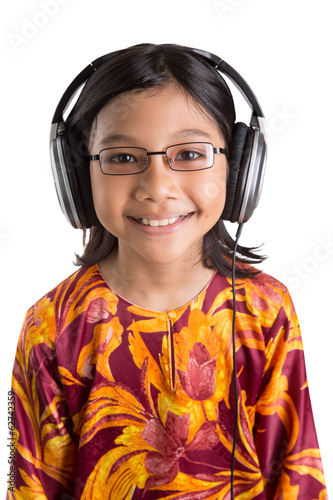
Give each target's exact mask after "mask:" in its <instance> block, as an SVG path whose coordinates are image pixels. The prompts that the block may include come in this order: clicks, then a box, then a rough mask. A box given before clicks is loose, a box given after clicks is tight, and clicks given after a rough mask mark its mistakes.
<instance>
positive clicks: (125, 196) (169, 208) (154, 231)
mask: <svg viewBox="0 0 333 500" xmlns="http://www.w3.org/2000/svg"><path fill="white" fill-rule="evenodd" d="M90 142H91V147H90V153H91V154H99V152H100V150H102V149H104V148H109V147H117V146H122V147H124V146H128V147H141V148H145V149H147V150H148V151H149V152H152V151H164V150H165V148H167V147H168V146H171V145H175V144H181V143H187V142H210V143H212V144H213V146H214V147H220V148H224V146H225V143H224V139H223V137H222V136H221V133H220V130H219V128H218V127H217V125H216V123H215V122H214V121H213V119H212V118H210V117H208V116H206V115H205V114H204V112H203V111H201V110H200V109H199V107H198V106H197V105H196V104H195V103H194V102H193V101H192V100H191V99H190V98H188V97H187V96H186V95H185V94H184V93H183V92H182V91H181V90H179V89H178V88H177V87H176V86H174V85H169V86H167V87H165V88H163V89H158V91H156V89H155V91H154V90H148V91H142V92H137V93H133V92H132V93H124V94H121V95H120V96H117V97H116V98H114V99H112V100H111V101H110V102H109V103H108V104H107V105H106V106H105V107H104V108H103V109H102V110H101V111H100V113H99V114H98V116H97V119H96V121H95V123H94V125H93V128H92V133H91V141H90ZM214 156H215V158H214V165H213V167H212V168H210V169H208V170H198V171H189V172H179V171H178V172H177V171H174V170H171V169H170V167H169V166H168V164H167V161H166V158H165V155H152V156H149V160H150V163H149V165H148V168H147V169H146V170H145V171H144V172H142V173H139V174H136V175H127V176H109V175H104V174H103V173H102V172H101V170H100V167H99V162H98V161H91V164H90V175H91V184H92V193H93V200H94V206H95V210H96V213H97V216H98V218H99V220H100V222H101V224H102V225H103V226H104V227H105V228H106V229H107V230H108V231H109V232H110V233H112V234H113V235H114V236H116V237H117V238H118V240H119V255H121V256H122V257H123V258H125V259H131V260H130V261H128V262H131V263H132V264H133V263H134V262H137V263H138V264H139V263H141V264H142V262H143V261H145V262H149V263H155V264H161V265H164V264H169V263H175V262H179V263H180V264H181V265H186V266H187V268H188V267H189V266H191V264H193V263H194V262H195V263H198V261H199V262H200V261H201V252H202V242H203V237H204V235H205V234H206V233H207V232H208V231H209V230H210V229H211V228H212V227H213V226H214V224H215V223H216V222H217V220H218V219H219V217H220V215H221V213H222V211H223V207H224V203H225V192H226V177H227V160H226V157H225V155H224V154H215V155H214ZM148 221H149V222H148ZM133 259H134V260H133Z"/></svg>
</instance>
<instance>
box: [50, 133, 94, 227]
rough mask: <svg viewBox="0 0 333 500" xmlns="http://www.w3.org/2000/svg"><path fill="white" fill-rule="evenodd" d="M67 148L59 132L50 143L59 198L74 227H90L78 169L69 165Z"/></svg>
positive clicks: (52, 165)
mask: <svg viewBox="0 0 333 500" xmlns="http://www.w3.org/2000/svg"><path fill="white" fill-rule="evenodd" d="M66 149H67V148H66V146H65V140H64V136H63V134H62V133H59V134H57V135H56V137H55V138H53V139H52V140H51V143H50V156H51V167H52V173H53V178H54V183H55V187H56V192H57V196H58V200H59V203H60V206H61V209H62V211H63V213H64V215H65V216H66V218H67V220H68V221H69V222H70V224H71V225H72V226H73V227H74V228H76V229H83V228H88V227H91V225H92V224H91V223H90V222H89V221H88V218H87V215H86V210H85V207H84V204H83V201H82V199H83V197H82V194H81V189H80V181H79V179H78V178H77V175H76V171H77V169H76V168H73V167H72V166H71V165H68V152H67V151H66ZM96 218H97V217H96Z"/></svg>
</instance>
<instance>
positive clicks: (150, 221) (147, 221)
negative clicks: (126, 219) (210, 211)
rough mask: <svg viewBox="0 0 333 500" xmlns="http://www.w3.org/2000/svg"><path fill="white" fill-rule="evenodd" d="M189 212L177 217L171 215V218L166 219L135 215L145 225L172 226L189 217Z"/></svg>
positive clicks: (135, 218)
mask: <svg viewBox="0 0 333 500" xmlns="http://www.w3.org/2000/svg"><path fill="white" fill-rule="evenodd" d="M188 215H189V214H183V215H179V216H177V217H170V218H168V219H167V218H165V219H145V218H141V217H133V219H134V220H136V221H137V222H139V223H140V224H142V225H143V226H151V227H165V226H172V225H173V224H175V223H176V222H179V221H181V220H183V219H185V218H186V217H188Z"/></svg>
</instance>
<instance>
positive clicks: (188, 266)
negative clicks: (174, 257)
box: [99, 250, 213, 311]
mask: <svg viewBox="0 0 333 500" xmlns="http://www.w3.org/2000/svg"><path fill="white" fill-rule="evenodd" d="M99 266H100V270H101V272H102V274H103V277H104V279H105V280H106V282H107V283H108V284H109V285H110V287H111V288H112V289H113V290H114V291H115V292H116V293H118V294H119V295H121V296H122V297H124V298H125V299H126V300H128V301H129V302H132V303H133V304H136V305H137V306H140V307H143V308H145V309H151V310H154V311H170V310H173V309H178V308H179V307H181V306H183V305H185V304H187V303H188V302H190V301H191V300H192V299H193V298H194V297H196V296H197V295H198V294H199V293H200V292H201V290H202V289H203V288H204V287H205V286H206V285H207V283H208V282H209V280H210V279H211V277H212V275H213V270H212V269H208V268H207V267H205V266H204V264H203V263H202V261H201V259H200V258H198V259H196V260H195V261H192V262H187V263H184V262H178V261H176V262H170V263H163V264H160V263H154V262H147V261H145V259H143V258H141V259H140V258H137V259H135V260H134V259H130V258H127V257H126V254H125V253H123V252H121V251H119V250H118V251H117V252H116V253H113V254H112V255H111V256H109V257H108V258H107V259H105V260H103V261H102V262H100V264H99Z"/></svg>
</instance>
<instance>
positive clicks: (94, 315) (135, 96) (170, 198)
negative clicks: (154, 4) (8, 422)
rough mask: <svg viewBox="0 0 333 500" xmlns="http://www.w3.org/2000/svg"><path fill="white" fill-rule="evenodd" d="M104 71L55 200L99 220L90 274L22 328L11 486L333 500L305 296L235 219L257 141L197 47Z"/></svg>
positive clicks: (64, 155)
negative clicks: (292, 292) (238, 240)
mask: <svg viewBox="0 0 333 500" xmlns="http://www.w3.org/2000/svg"><path fill="white" fill-rule="evenodd" d="M95 63H96V64H93V65H92V67H91V68H90V69H89V67H88V69H87V68H86V70H84V72H82V73H83V75H82V74H80V75H79V80H80V81H76V82H74V83H73V84H72V86H71V87H70V92H69V93H70V94H72V93H73V92H74V90H75V89H76V87H77V86H78V83H82V81H83V80H85V79H87V78H88V80H87V82H86V84H85V86H84V88H83V91H82V92H81V94H80V97H79V99H78V101H77V102H76V104H75V106H74V108H73V110H72V111H71V113H70V115H69V116H68V118H67V120H66V122H65V123H60V124H59V119H58V118H57V117H58V116H59V113H60V114H61V115H62V113H63V110H64V109H65V107H66V106H67V101H68V95H67V94H66V95H65V96H64V98H63V99H62V101H61V102H60V103H59V106H58V109H57V111H56V114H55V117H56V120H54V121H55V125H54V126H53V131H52V137H53V141H52V162H53V166H54V174H55V181H56V185H57V188H58V193H59V199H60V202H61V204H62V208H63V211H64V212H65V213H66V214H67V217H68V218H69V220H70V221H71V222H72V224H73V225H74V226H76V227H82V228H89V227H90V228H91V230H90V235H89V241H88V243H87V244H86V246H85V248H84V253H83V255H82V256H81V257H78V258H77V262H78V264H80V266H82V267H81V268H80V269H79V270H78V271H77V272H76V273H75V274H74V275H72V276H70V277H69V278H68V279H66V280H65V281H63V282H62V283H61V284H60V285H59V286H57V287H56V288H55V289H54V290H52V291H51V292H49V293H48V294H46V295H45V296H44V297H43V298H42V299H41V300H40V301H39V302H37V303H36V304H35V305H34V306H33V307H32V308H31V309H30V310H29V311H28V313H27V317H26V321H25V323H24V326H23V329H22V333H21V337H20V340H19V344H18V350H17V356H16V361H15V365H14V373H13V391H14V392H15V394H16V400H15V422H16V434H15V439H14V441H15V444H16V459H15V471H14V472H15V474H14V475H15V486H12V487H11V488H9V492H8V497H9V498H13V499H21V498H38V499H43V498H45V499H69V498H75V499H81V500H83V499H98V498H100V499H114V500H125V499H126V500H130V499H142V500H155V499H161V498H164V499H189V500H190V499H191V500H202V499H207V500H208V499H209V500H215V499H219V500H222V499H229V498H239V499H241V498H248V499H250V498H256V499H265V498H268V499H279V498H285V499H294V498H295V499H297V498H300V499H301V498H302V499H309V500H310V499H314V498H316V499H325V498H326V490H325V481H324V476H323V471H322V465H321V459H320V453H319V449H318V443H317V438H316V433H315V428H314V422H313V418H312V412H311V405H310V400H309V393H308V388H307V381H306V373H305V367H304V359H303V350H302V342H301V337H300V332H299V327H298V322H297V317H296V314H295V311H294V308H293V304H292V302H291V299H290V297H289V294H288V292H287V290H286V288H285V287H284V286H283V285H282V284H281V283H279V282H278V281H276V280H275V279H273V278H271V277H270V276H267V275H265V274H264V273H262V272H259V271H257V270H256V269H255V268H254V267H253V266H252V265H253V264H255V263H258V262H260V261H262V260H263V259H262V258H261V257H260V256H258V255H256V254H255V253H254V252H253V250H251V249H246V248H244V247H239V248H238V253H237V254H236V249H235V248H234V242H233V240H232V239H231V238H230V236H229V235H228V233H227V232H226V230H225V227H224V224H223V221H222V218H224V219H229V220H238V221H240V222H244V221H246V220H247V218H248V217H249V215H250V214H249V213H248V212H247V210H245V209H244V207H243V205H242V202H241V203H240V202H239V193H238V191H239V190H240V189H241V187H240V182H241V179H242V177H243V178H245V179H246V178H247V175H245V174H244V171H245V173H246V174H247V173H248V172H250V170H249V169H250V168H252V167H251V165H252V163H251V162H252V160H251V161H250V160H249V158H250V156H249V154H248V149H251V151H252V149H253V148H255V149H256V152H257V153H258V154H259V163H258V164H257V165H254V166H255V167H258V172H257V177H258V179H257V184H256V186H257V187H256V189H255V191H256V193H255V196H254V198H255V199H254V202H253V203H252V205H255V203H256V201H257V197H258V196H257V195H258V191H260V175H261V173H260V172H261V169H262V166H263V165H262V164H263V158H264V144H263V139H262V135H261V133H258V128H256V127H253V128H251V129H248V127H246V126H245V125H243V124H236V125H235V112H234V106H233V101H232V97H231V94H230V91H229V89H228V87H227V86H226V84H225V82H224V80H223V79H222V77H221V75H220V73H219V72H218V71H217V70H216V68H214V67H213V66H212V64H210V63H209V62H208V61H207V57H205V54H204V53H200V51H194V50H191V49H187V48H184V47H179V46H175V45H171V46H170V45H161V46H156V45H149V44H146V45H141V46H136V47H132V48H130V49H127V50H125V51H120V53H117V54H113V55H112V56H111V57H110V56H108V57H106V58H101V59H100V60H97V61H95ZM91 73H93V74H92V75H91ZM231 73H232V72H231ZM234 76H235V75H234ZM241 83H242V85H243V86H244V88H245V91H246V92H247V93H248V94H247V97H248V98H249V100H250V101H252V104H253V107H254V111H256V112H254V115H253V120H252V121H253V122H259V130H260V116H262V114H260V111H261V110H260V107H259V105H258V104H257V103H256V101H255V98H254V97H253V95H252V94H251V91H250V90H249V89H248V87H247V86H246V84H245V82H243V81H242V82H241ZM244 88H243V90H244ZM64 101H66V103H65V105H64ZM255 108H258V109H255ZM54 128H56V129H57V130H56V133H55V132H54ZM252 136H253V137H252ZM244 175H245V177H244ZM67 176H68V177H67ZM227 180H228V183H227ZM251 192H252V191H251ZM235 196H236V198H235ZM248 197H249V198H251V196H250V195H248ZM249 203H250V205H251V200H250V201H249ZM246 206H247V205H246ZM252 210H253V207H252ZM242 211H243V212H244V213H243V215H242V213H241V212H242ZM232 257H234V258H235V259H236V268H234V274H235V275H236V278H237V279H236V281H235V283H234V295H233V287H232V281H233V280H232V279H231V278H232V270H233V265H232ZM234 308H235V310H237V313H236V315H235V314H234V312H233V309H234ZM233 333H234V336H235V342H234V345H233ZM234 366H235V369H234Z"/></svg>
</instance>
